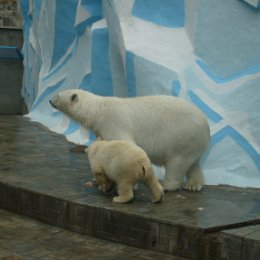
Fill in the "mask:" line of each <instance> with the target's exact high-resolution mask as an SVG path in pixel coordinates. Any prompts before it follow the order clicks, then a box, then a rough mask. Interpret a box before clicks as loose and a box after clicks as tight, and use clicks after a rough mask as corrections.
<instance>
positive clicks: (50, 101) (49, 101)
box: [49, 99, 57, 108]
mask: <svg viewBox="0 0 260 260" xmlns="http://www.w3.org/2000/svg"><path fill="white" fill-rule="evenodd" d="M49 103H50V104H51V106H52V107H54V108H57V107H56V106H55V105H54V104H53V102H52V101H51V99H50V100H49Z"/></svg>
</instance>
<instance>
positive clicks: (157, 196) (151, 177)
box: [142, 165, 164, 203]
mask: <svg viewBox="0 0 260 260" xmlns="http://www.w3.org/2000/svg"><path fill="white" fill-rule="evenodd" d="M142 170H143V176H144V184H145V186H146V187H147V188H148V189H149V190H150V191H151V193H152V194H153V200H152V202H153V203H159V202H161V201H162V199H163V196H164V192H163V187H162V186H161V184H160V183H159V181H158V180H157V178H156V176H155V174H154V171H153V167H152V165H144V166H143V167H142Z"/></svg>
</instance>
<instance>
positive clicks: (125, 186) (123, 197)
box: [113, 181, 134, 203]
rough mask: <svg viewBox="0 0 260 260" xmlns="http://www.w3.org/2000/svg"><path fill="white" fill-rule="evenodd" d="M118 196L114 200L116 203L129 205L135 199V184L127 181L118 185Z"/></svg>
mask: <svg viewBox="0 0 260 260" xmlns="http://www.w3.org/2000/svg"><path fill="white" fill-rule="evenodd" d="M117 191H118V196H116V197H114V198H113V201H114V202H116V203H128V202H130V201H131V200H132V199H133V197H134V193H133V184H132V183H129V182H125V181H121V183H118V184H117Z"/></svg>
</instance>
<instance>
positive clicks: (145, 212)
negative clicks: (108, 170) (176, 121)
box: [0, 116, 260, 260]
mask: <svg viewBox="0 0 260 260" xmlns="http://www.w3.org/2000/svg"><path fill="white" fill-rule="evenodd" d="M0 140H1V144H0V207H2V208H4V209H7V210H10V211H14V212H17V213H19V214H23V215H26V216H29V217H32V218H35V219H38V220H40V221H42V222H45V223H48V224H51V225H54V226H58V227H62V228H65V229H68V230H70V231H73V232H77V233H81V234H87V235H91V236H94V237H97V238H103V239H107V240H111V241H115V242H120V243H123V244H126V245H130V246H135V247H139V248H143V249H151V250H155V251H159V252H163V253H167V254H172V255H175V256H181V257H185V258H188V259H228V258H223V257H222V255H221V253H220V252H224V251H221V250H222V248H223V247H222V246H223V245H224V244H223V243H224V241H225V239H224V238H225V237H226V234H225V233H223V232H222V231H225V230H228V229H236V228H240V227H242V226H255V225H256V224H260V216H259V210H257V209H259V199H256V198H260V191H259V190H257V189H238V188H232V187H211V186H206V187H205V188H204V190H203V191H202V192H199V193H192V192H186V191H179V192H171V193H167V194H166V195H165V199H164V201H163V202H162V203H161V204H156V205H154V204H152V203H151V201H150V200H151V199H150V194H148V193H147V191H146V190H145V189H144V187H140V188H139V189H138V190H137V191H136V193H135V199H134V201H133V202H132V203H130V204H125V205H118V204H114V203H112V198H111V197H106V196H104V195H103V194H101V193H100V192H99V191H98V190H97V189H96V188H86V187H85V186H84V183H85V182H86V181H88V180H90V179H91V178H92V175H91V172H90V169H89V165H88V161H87V159H86V156H85V155H84V154H78V153H72V152H70V151H69V150H70V148H71V147H72V146H73V145H72V144H70V143H68V142H67V141H66V140H65V139H64V137H63V136H61V135H57V134H55V133H52V132H50V131H49V130H48V129H46V128H45V127H42V126H41V125H40V124H38V123H33V122H30V121H29V120H28V119H27V118H24V117H19V116H12V117H10V116H1V117H0ZM229 235H230V234H229ZM242 237H243V235H242ZM259 240H260V239H258V242H259ZM258 242H257V243H258ZM256 253H257V252H256ZM209 257H210V258H209ZM221 257H222V258H221ZM252 257H254V256H252ZM250 259H255V258H247V260H250Z"/></svg>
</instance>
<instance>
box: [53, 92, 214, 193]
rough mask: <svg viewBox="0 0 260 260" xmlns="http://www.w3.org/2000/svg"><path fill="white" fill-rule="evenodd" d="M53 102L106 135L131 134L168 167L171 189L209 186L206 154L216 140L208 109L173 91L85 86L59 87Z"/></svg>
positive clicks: (125, 137) (122, 136)
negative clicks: (123, 94) (100, 90)
mask: <svg viewBox="0 0 260 260" xmlns="http://www.w3.org/2000/svg"><path fill="white" fill-rule="evenodd" d="M50 104H51V105H52V106H53V107H54V108H56V109H58V110H60V111H62V112H63V113H65V114H67V115H68V116H70V117H71V118H73V119H74V120H76V121H78V122H79V123H80V124H81V125H83V126H84V127H86V128H87V129H91V130H92V131H93V132H94V133H95V134H96V136H98V137H101V139H102V140H108V141H110V140H126V141H128V142H131V143H134V144H136V145H138V146H139V147H141V148H142V149H143V150H144V151H145V152H146V153H147V155H148V156H149V158H150V160H151V162H152V163H153V164H155V165H158V166H164V167H165V171H166V174H165V178H164V180H163V182H162V185H163V187H164V189H165V190H169V191H174V190H178V189H180V188H181V186H182V183H183V180H184V176H185V175H186V177H187V181H186V184H185V185H184V188H186V189H188V190H191V191H199V190H201V189H202V187H203V174H202V171H201V168H200V158H201V156H202V155H203V153H204V152H205V151H206V149H207V147H208V144H209V141H210V131H209V125H208V122H207V120H206V118H205V115H204V114H203V113H202V112H201V111H200V110H199V109H198V108H197V107H196V106H195V105H193V104H191V103H189V102H187V101H185V100H184V99H182V98H179V97H173V96H163V95H162V96H144V97H136V98H118V97H102V96H98V95H94V94H92V93H90V92H88V91H84V90H80V89H70V90H64V91H61V92H59V93H58V94H57V95H55V96H54V97H53V98H52V99H51V100H50Z"/></svg>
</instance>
